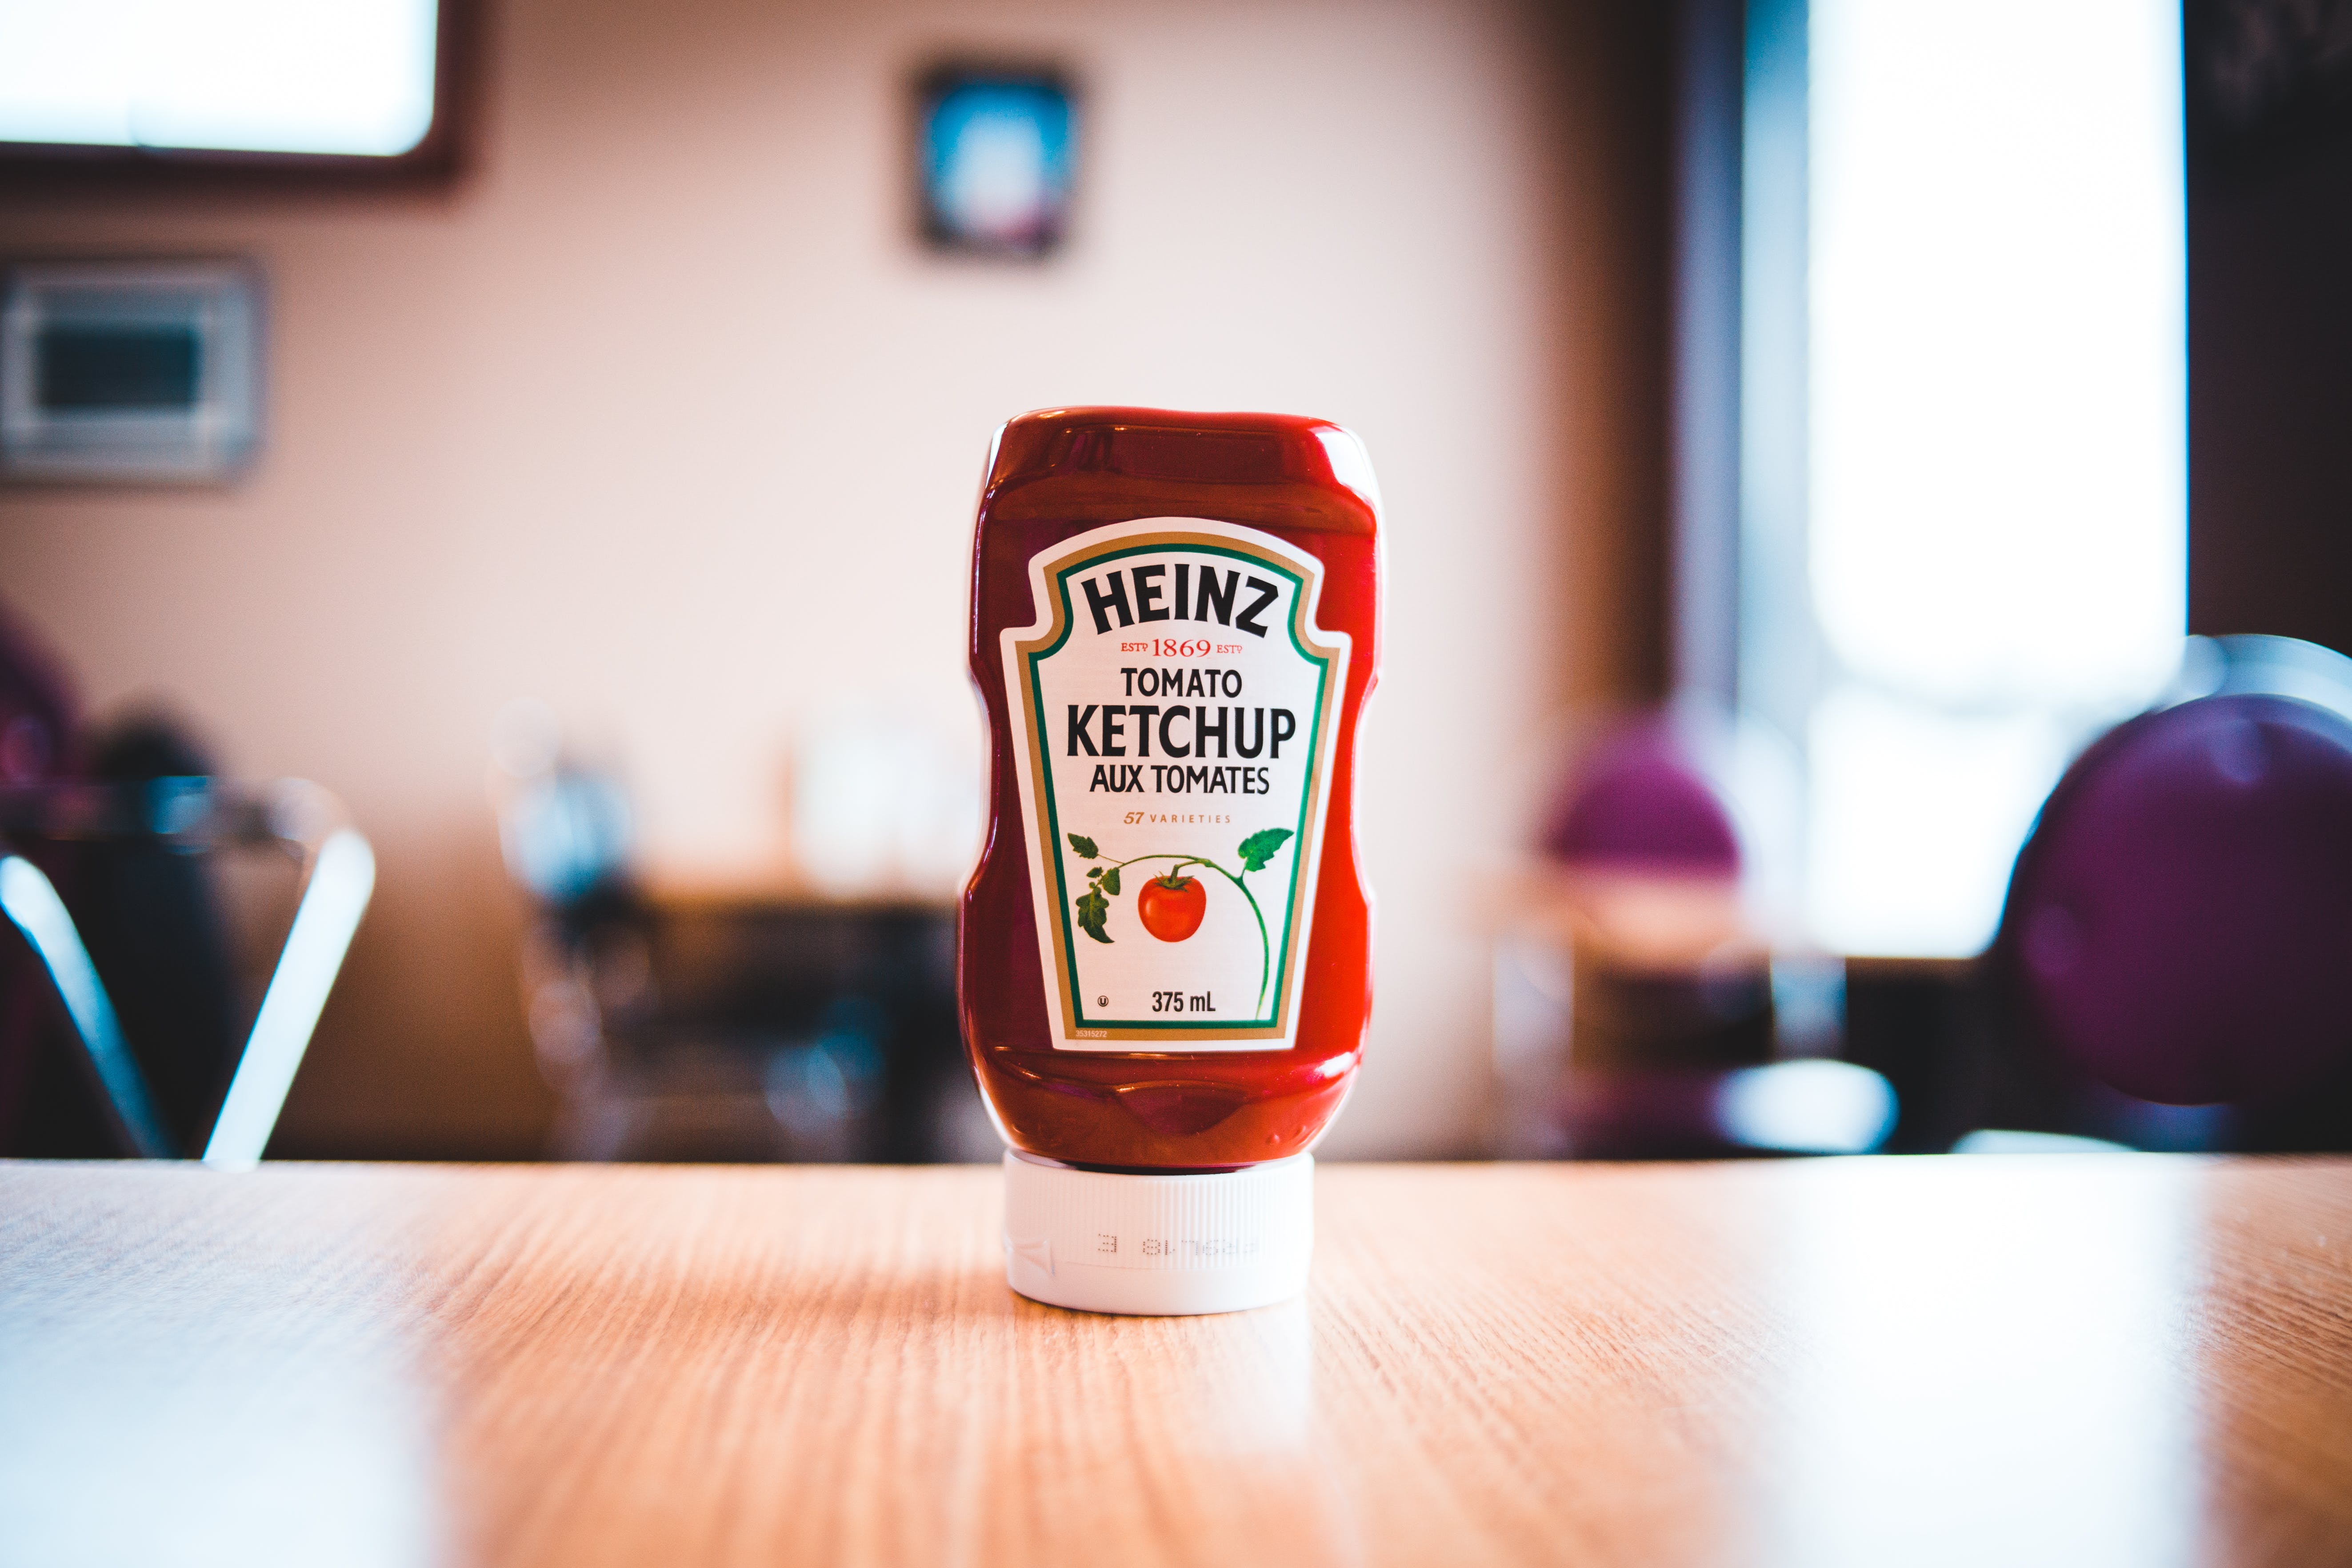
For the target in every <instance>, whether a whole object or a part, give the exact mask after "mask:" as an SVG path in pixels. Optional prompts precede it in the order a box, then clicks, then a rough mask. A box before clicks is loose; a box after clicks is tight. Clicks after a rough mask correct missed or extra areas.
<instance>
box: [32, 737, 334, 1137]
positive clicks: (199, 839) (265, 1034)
mask: <svg viewBox="0 0 2352 1568" xmlns="http://www.w3.org/2000/svg"><path fill="white" fill-rule="evenodd" d="M167 734H168V732H167V731H163V729H161V728H160V727H157V726H152V725H150V726H145V727H142V728H141V729H139V730H136V731H125V732H123V733H122V734H121V735H120V736H118V737H117V738H116V741H115V742H113V743H110V744H109V745H107V746H102V747H100V749H99V752H98V755H99V757H100V763H101V765H110V766H115V767H120V768H121V769H122V770H123V771H126V772H130V773H139V772H141V771H143V770H142V766H141V763H142V752H143V753H144V756H143V760H144V761H145V762H146V763H148V764H149V765H155V764H156V763H157V762H158V759H159V758H160V759H161V761H162V765H169V763H171V762H174V761H177V760H179V758H178V755H177V753H176V752H174V751H173V748H172V747H171V746H170V745H169V744H168V743H167ZM151 747H152V750H149V748H151ZM20 845H40V846H46V847H49V848H50V849H51V850H52V851H54V852H56V854H55V858H56V859H58V861H61V862H62V864H63V865H64V866H65V867H66V868H67V873H68V885H69V886H72V887H74V888H76V889H78V890H79V895H80V896H79V898H78V899H76V900H71V901H70V902H69V901H68V899H66V898H64V897H61V896H60V894H59V891H58V885H57V883H56V882H54V881H53V880H52V879H50V877H49V876H48V875H47V873H46V872H45V871H44V870H43V869H42V868H40V867H39V866H38V865H37V864H36V863H35V861H34V860H33V859H31V858H28V857H27V856H26V855H24V854H21V853H17V852H16V847H18V846H20ZM231 848H259V849H262V850H265V851H268V852H269V854H270V855H271V857H272V858H274V859H275V860H277V861H278V864H279V866H280V867H281V868H283V869H285V870H289V871H290V872H291V873H292V876H291V883H292V886H291V887H290V888H288V889H284V891H285V892H287V893H290V897H291V902H292V914H291V916H290V918H289V920H288V921H286V923H285V926H284V928H283V937H282V939H281V940H280V941H278V942H275V943H272V944H269V945H268V948H267V952H268V954H269V955H270V956H269V957H268V958H267V959H265V960H264V961H263V962H261V963H258V964H257V965H256V966H255V969H254V971H253V974H254V975H255V976H257V977H258V979H259V980H260V985H259V997H258V1001H257V1002H256V1003H255V1004H254V1005H252V1007H251V1010H250V1013H249V1015H247V1014H246V1012H245V1008H244V1006H243V1005H242V1002H243V994H244V993H245V992H246V991H247V988H248V987H247V980H248V976H247V975H245V974H241V973H239V968H238V965H237V963H236V960H235V959H234V958H233V957H232V953H231V947H232V943H231V942H230V940H229V921H228V920H227V919H226V917H225V914H224V906H223V903H222V901H221V900H219V899H218V898H217V896H216V888H215V877H214V875H213V873H212V872H211V870H210V869H209V868H208V867H207V865H206V864H205V859H204V858H205V857H207V856H210V855H212V854H214V853H215V852H218V851H222V850H226V849H231ZM283 880H285V879H283V878H281V881H283ZM374 880H375V862H374V858H373V855H372V853H371V852H370V850H369V848H368V845H367V840H366V839H365V838H363V837H361V836H360V834H359V833H358V832H357V831H356V830H355V829H353V828H352V826H350V825H349V823H348V821H347V820H346V819H345V816H344V813H343V810H342V807H341V804H340V803H339V802H337V801H336V800H335V798H334V797H333V796H332V795H329V794H328V793H327V792H326V791H324V790H322V789H320V788H319V787H318V786H317V785H316V784H309V783H307V782H305V781H302V780H299V779H288V780H282V781H280V782H278V783H277V784H269V785H266V786H260V787H244V786H239V785H236V784H226V783H224V782H222V781H220V780H217V779H211V778H205V777H202V776H187V775H168V774H167V775H162V776H154V777H146V778H133V779H131V780H126V781H124V782H119V783H110V782H96V781H91V782H79V783H62V782H52V783H48V784H17V785H5V786H0V913H5V915H6V917H7V919H8V921H9V923H10V924H11V925H12V926H13V927H14V928H15V931H16V933H18V934H19V935H20V936H21V937H22V938H23V940H24V943H25V945H26V946H27V947H28V948H29V949H30V950H31V952H33V953H34V955H35V956H36V957H37V959H38V961H39V973H40V974H41V976H42V978H43V979H45V980H46V982H47V986H48V987H49V988H50V989H51V991H52V994H53V995H54V997H55V999H56V1002H57V1003H58V1004H61V1006H60V1007H59V1008H58V1011H59V1012H61V1013H62V1015H63V1017H64V1019H65V1021H66V1023H67V1024H68V1026H69V1030H68V1031H65V1032H68V1033H69V1035H70V1038H71V1041H72V1047H74V1048H72V1049H70V1050H68V1051H67V1052H64V1053H62V1054H64V1055H66V1056H68V1057H70V1058H71V1059H72V1061H73V1064H74V1066H75V1068H78V1069H79V1071H78V1072H77V1073H76V1074H75V1075H74V1076H75V1079H77V1083H76V1084H75V1085H74V1086H70V1087H69V1086H68V1084H67V1083H66V1082H64V1081H62V1078H61V1075H59V1074H58V1072H57V1070H56V1066H57V1061H58V1056H59V1054H60V1053H58V1052H56V1051H54V1050H44V1049H43V1047H44V1046H45V1045H47V1044H49V1043H50V1042H51V1041H53V1040H54V1038H55V1036H56V1033H58V1031H47V1032H45V1031H43V1030H41V1029H40V1028H39V1027H38V1026H37V1023H36V1026H34V1027H32V1028H29V1029H27V1030H26V1031H25V1033H24V1034H23V1035H21V1036H20V1037H16V1039H14V1040H12V1041H11V1042H10V1043H11V1047H12V1048H14V1049H18V1050H23V1051H26V1052H27V1053H31V1054H32V1055H33V1060H31V1061H30V1062H29V1063H27V1064H26V1065H25V1066H24V1067H23V1068H21V1069H20V1070H21V1071H22V1073H23V1077H24V1080H25V1081H26V1082H27V1083H28V1092H27V1094H26V1098H25V1102H24V1103H23V1104H22V1105H21V1106H20V1107H19V1120H18V1123H17V1125H16V1127H15V1128H14V1129H13V1132H14V1138H13V1140H12V1142H13V1144H14V1147H15V1150H16V1152H22V1153H32V1154H46V1155H58V1154H79V1155H83V1156H88V1155H92V1154H100V1153H122V1154H132V1155H137V1156H140V1157H142V1158H146V1159H168V1158H173V1157H175V1156H179V1155H183V1154H186V1155H194V1154H196V1153H198V1152H201V1154H202V1157H203V1158H204V1160H205V1163H207V1164H213V1165H219V1166H225V1167H230V1168H243V1167H247V1166H250V1165H252V1164H254V1163H257V1162H258V1161H259V1159H260V1158H261V1154H262V1151H263V1149H264V1148H265V1147H266V1146H267V1144H268V1141H269V1134H270V1131H271V1129H272V1128H274V1127H275V1126H276V1124H277V1121H278V1110H280V1108H281V1107H282V1106H283V1105H284V1104H285V1100H286V1094H287V1090H288V1089H290V1088H291V1087H292V1085H293V1081H294V1074H295V1071H296V1069H297V1068H299V1066H300V1064H301V1060H302V1055H303V1052H304V1051H305V1050H306V1049H307V1048H308V1047H309V1045H310V1035H311V1032H312V1030H313V1029H314V1028H315V1027H316V1026H317V1024H318V1018H319V1012H320V1008H321V1007H323V1006H324V1005H326V1000H327V994H328V992H329V991H330V990H331V988H332V987H333V985H334V981H335V976H336V973H338V972H339V971H340V970H341V966H342V961H343V954H344V952H346V951H347V950H348V948H349V947H350V944H351V939H352V932H353V931H356V930H357V929H358V926H359V922H360V918H361V916H362V914H363V913H364V912H365V910H366V909H367V903H368V898H369V895H370V893H371V891H372V890H373V886H374ZM76 905H78V906H79V912H77V910H76V908H75V906H76ZM23 973H24V971H23V968H22V966H21V965H20V966H19V968H18V970H17V972H16V977H17V978H21V977H22V975H23ZM19 1016H27V1017H30V1018H33V1019H36V1020H37V1013H33V1012H32V1011H31V1010H30V1009H26V1010H25V1011H24V1012H23V1013H21V1014H20V1015H19ZM245 1016H249V1018H250V1025H249V1027H246V1028H244V1029H242V1030H238V1029H237V1027H236V1026H237V1025H238V1024H239V1023H240V1022H242V1021H243V1018H244V1017H245ZM76 1087H78V1088H79V1089H80V1090H81V1091H82V1092H80V1093H79V1094H77V1093H75V1092H73V1089H74V1088H76ZM78 1112H79V1114H78ZM101 1129H102V1131H100V1130H101ZM94 1132H97V1133H98V1134H99V1135H97V1136H93V1133H94Z"/></svg>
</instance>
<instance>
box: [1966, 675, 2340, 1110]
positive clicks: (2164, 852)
mask: <svg viewBox="0 0 2352 1568" xmlns="http://www.w3.org/2000/svg"><path fill="white" fill-rule="evenodd" d="M2208 651H2213V650H2208ZM2218 653H2219V656H2220V658H2221V660H2222V661H2223V663H2224V665H2225V667H2226V668H2224V669H2223V670H2222V671H2221V673H2220V675H2219V678H2218V679H2212V680H2211V681H2210V682H2209V684H2210V689H2211V690H2212V692H2213V694H2212V695H2210V696H2204V697H2200V698H2196V699H2194V700H2189V701H2185V702H2180V703H2178V704H2176V705H2174V706H2171V707H2168V708H2163V709H2159V710H2156V711H2153V712H2149V713H2146V714H2142V715H2141V716H2140V717H2138V718H2137V719H2133V720H2131V721H2127V722H2126V723H2124V724H2121V725H2119V726H2117V727H2116V729H2115V730H2113V731H2109V732H2108V733H2107V734H2106V735H2105V736H2103V737H2102V738H2101V739H2100V740H2099V741H2098V742H2095V744H2094V745H2092V746H2091V747H2090V748H2089V749H2088V750H2086V751H2085V752H2084V753H2083V755H2082V756H2081V757H2079V758H2078V759H2076V761H2075V762H2074V765H2073V766H2072V767H2070V768H2069V769H2068V770H2067V771H2066V773H2065V776H2064V777H2063V778H2062V779H2061V780H2060V781H2059V784H2058V786H2057V788H2056V789H2055V790H2053V792H2052V794H2051V795H2050V798H2049V800H2048V802H2047V803H2046V804H2045V805H2043V807H2042V814H2041V816H2040V819H2039V821H2038V822H2037V824H2036V826H2035V827H2034V831H2033V834H2032V837H2031V838H2030V839H2029V840H2028V841H2027V843H2026V845H2025V847H2024V848H2023V849H2022V850H2021V852H2020V854H2019V856H2018V861H2017V867H2016V870H2015V872H2014V873H2013V875H2012V876H2011V882H2010V890H2009V900H2008V904H2007V907H2006V910H2004V912H2003V916H2002V921H2001V927H2000V935H1999V937H1998V938H1997V939H1996V941H1995V943H1994V947H1993V952H1992V957H1993V960H1994V963H1995V964H1996V966H1997V973H1998V974H1999V976H2000V981H2001V984H2002V987H2003V989H2004V991H2005V992H2006V993H2007V994H2008V995H2009V996H2010V997H2011V1000H2012V1003H2013V1005H2014V1007H2015V1010H2016V1013H2017V1015H2018V1022H2019V1024H2020V1025H2021V1027H2022V1028H2023V1029H2024V1030H2025V1031H2026V1032H2027V1033H2028V1034H2029V1035H2030V1036H2031V1037H2032V1040H2033V1042H2034V1043H2035V1044H2036V1045H2038V1046H2040V1047H2045V1048H2047V1049H2048V1050H2049V1051H2050V1052H2052V1053H2053V1054H2054V1055H2055V1056H2056V1057H2058V1058H2061V1059H2063V1061H2064V1062H2066V1063H2069V1064H2071V1065H2072V1066H2073V1067H2074V1068H2075V1069H2076V1070H2078V1071H2080V1072H2082V1073H2084V1074H2085V1075H2087V1076H2088V1077H2089V1078H2090V1079H2094V1080H2095V1081H2096V1082H2099V1083H2102V1084H2105V1085H2106V1086H2108V1087H2109V1088H2111V1089H2117V1090H2120V1091H2121V1092H2123V1093H2124V1094H2126V1095H2131V1096H2135V1097H2137V1098H2138V1099H2140V1100H2154V1101H2158V1102H2160V1103H2164V1104H2169V1105H2205V1104H2217V1103H2231V1104H2244V1103H2249V1102H2255V1101H2263V1100H2276V1099H2277V1098H2279V1097H2282V1096H2291V1095H2293V1094H2294V1093H2296V1092H2297V1091H2298V1090H2299V1089H2305V1088H2307V1087H2308V1086H2310V1085H2313V1084H2315V1083H2319V1082H2321V1081H2323V1080H2326V1079H2329V1078H2330V1076H2331V1074H2336V1073H2340V1072H2342V1071H2343V1070H2344V1069H2345V1068H2347V1064H2352V1008H2347V1006H2346V1005H2345V995H2346V992H2345V985H2344V977H2345V975H2346V974H2347V973H2352V661H2346V660H2343V659H2341V658H2337V657H2336V656H2335V655H2332V654H2328V653H2326V650H2324V649H2316V648H2311V647H2308V646H2307V645H2286V644H2285V640H2284V639H2280V638H2269V637H2263V638H2231V639H2224V641H2223V642H2222V643H2221V645H2220V647H2219V649H2218Z"/></svg>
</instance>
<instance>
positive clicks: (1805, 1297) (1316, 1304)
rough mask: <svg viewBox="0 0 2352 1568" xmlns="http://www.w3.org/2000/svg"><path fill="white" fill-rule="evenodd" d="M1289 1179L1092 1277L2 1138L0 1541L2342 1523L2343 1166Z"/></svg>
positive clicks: (857, 1190)
mask: <svg viewBox="0 0 2352 1568" xmlns="http://www.w3.org/2000/svg"><path fill="white" fill-rule="evenodd" d="M1320 1183H1321V1185H1320V1191H1319V1196H1318V1204H1319V1213H1320V1223H1321V1244H1320V1251H1319V1254H1318V1258H1317V1261H1316V1272H1315V1282H1314V1285H1313V1288H1312V1289H1311V1290H1310V1292H1309V1293H1308V1295H1307V1297H1306V1298H1305V1299H1304V1300H1300V1301H1298V1302H1295V1303H1293V1304H1291V1305H1288V1306H1286V1307H1280V1308H1274V1309H1270V1310H1265V1311H1260V1312H1252V1313H1244V1314H1238V1315H1234V1316H1231V1317H1223V1318H1210V1319H1192V1320H1120V1319H1111V1318H1098V1317H1089V1316H1084V1315H1080V1314H1076V1313H1070V1312H1063V1311H1057V1310H1052V1309H1049V1308H1044V1307H1038V1306H1034V1305H1032V1304H1030V1303H1028V1302H1025V1301H1022V1300H1016V1299H1015V1298H1013V1296H1011V1295H1010V1294H1008V1293H1007V1292H1006V1290H1005V1288H1004V1284H1003V1268H1002V1266H1001V1263H1000V1261H999V1256H998V1250H997V1239H996V1226H997V1177H996V1174H995V1173H994V1172H993V1171H992V1170H989V1169H969V1168H967V1169H944V1168H934V1169H921V1170H882V1169H852V1168H835V1169H826V1168H802V1169H761V1170H738V1169H684V1168H676V1169H664V1168H586V1167H582V1168H566V1167H542V1168H523V1167H518V1168H509V1169H479V1168H459V1167H442V1168H433V1167H399V1166H392V1167H381V1166H380V1167H362V1166H309V1167H302V1166H278V1167H270V1168H265V1169H264V1170H262V1171H261V1172H259V1173H254V1174H248V1175H222V1174H216V1173H205V1172H203V1171H199V1170H193V1169H186V1168H179V1167H143V1168H142V1167H134V1166H38V1165H17V1166H9V1167H0V1562H5V1563H43V1564H49V1563H58V1564H66V1563H132V1562H137V1563H168V1564H179V1563H236V1564H237V1565H238V1568H266V1565H268V1564H273V1563H302V1564H337V1565H344V1568H351V1565H361V1568H364V1565H370V1564H377V1563H382V1564H388V1565H389V1564H408V1563H426V1562H455V1563H498V1564H509V1563H534V1564H536V1563H546V1564H562V1565H565V1568H582V1565H593V1564H598V1563H661V1564H700V1563H745V1564H753V1563H756V1564H761V1565H769V1564H779V1563H853V1564H854V1563H920V1564H933V1563H941V1564H946V1563H956V1564H985V1563H1007V1564H1022V1565H1024V1568H1027V1565H1045V1564H1057V1563H1073V1564H1097V1563H1100V1564H1152V1563H1204V1564H1220V1565H1228V1564H1253V1563H1281V1564H1286V1565H1297V1564H1318V1563H1445V1564H1454V1563H1640V1564H1674V1563H1791V1564H1807V1565H1811V1564H1836V1563H1902V1564H1910V1563H1947V1562H1948V1563H1970V1564H1986V1563H2000V1564H2011V1563H2064V1564H2068V1565H2070V1568H2084V1565H2089V1564H2098V1563H2118V1564H2122V1563H2128V1564H2133V1565H2135V1568H2150V1565H2161V1564H2168V1563H2181V1564H2186V1563H2192V1562H2194V1563H2204V1562H2215V1563H2297V1564H2302V1563H2324V1562H2352V1162H2345V1161H2313V1162H2275V1163H2256V1162H2240V1163H2229V1162H2223V1163H2199V1162H2193V1161H2188V1160H2178V1159H2164V1158H2154V1157H2138V1156H2078V1157H2073V1158H2056V1159H2026V1158H2008V1159H2001V1158H1980V1159H1975V1160H1933V1159H1921V1160H1911V1161H1851V1162H1840V1163H1829V1162H1823V1163H1783V1164H1754V1165H1741V1166H1684V1167H1637V1166H1620V1167H1598V1166H1586V1167H1578V1166H1510V1165H1501V1166H1490V1167H1476V1166H1433V1167H1411V1166H1388V1167H1381V1166H1352V1167H1349V1166H1333V1167H1329V1168H1327V1169H1325V1170H1324V1171H1323V1172H1322V1173H1321V1175H1320Z"/></svg>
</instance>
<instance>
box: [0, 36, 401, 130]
mask: <svg viewBox="0 0 2352 1568" xmlns="http://www.w3.org/2000/svg"><path fill="white" fill-rule="evenodd" d="M437 11H438V6H437V5H436V0H0V141H5V142H34V143H51V144H68V145H79V146H109V147H158V148H184V149H191V150H196V149H203V150H214V151H222V152H243V153H341V154H346V155H355V156H361V157H379V158H385V157H394V156H397V155H398V154H400V153H405V152H408V151H409V150H411V149H412V148H414V147H415V145H416V144H417V143H418V142H421V141H422V140H424V137H425V132H426V131H427V130H429V129H430V128H431V126H432V123H433V76H434V47H435V37H436V27H437V21H438V17H437Z"/></svg>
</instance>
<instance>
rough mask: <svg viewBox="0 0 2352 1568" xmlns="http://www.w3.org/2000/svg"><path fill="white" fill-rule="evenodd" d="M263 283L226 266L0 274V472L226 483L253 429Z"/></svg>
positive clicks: (92, 264) (57, 479)
mask: <svg viewBox="0 0 2352 1568" xmlns="http://www.w3.org/2000/svg"><path fill="white" fill-rule="evenodd" d="M260 405H261V279H260V275H259V273H258V272H257V271H256V270H255V269H254V268H253V267H252V266H251V265H250V264H248V263H245V262H238V261H144V260H142V261H56V262H37V263H26V264H25V265H21V266H17V267H12V268H7V269H6V271H5V274H0V479H13V480H17V481H22V482H30V483H37V484H57V483H72V482H81V483H89V484H122V483H142V482H143V483H164V484H172V483H180V484H187V483H194V484H217V483H219V482H221V481H223V480H226V479H232V478H234V477H235V476H236V472H237V470H238V469H239V468H242V467H243V466H244V464H245V462H246V459H247V458H248V457H250V456H251V454H252V452H253V449H254V446H255V444H256V442H257V440H258V438H259V437H260V426H261V414H260Z"/></svg>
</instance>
